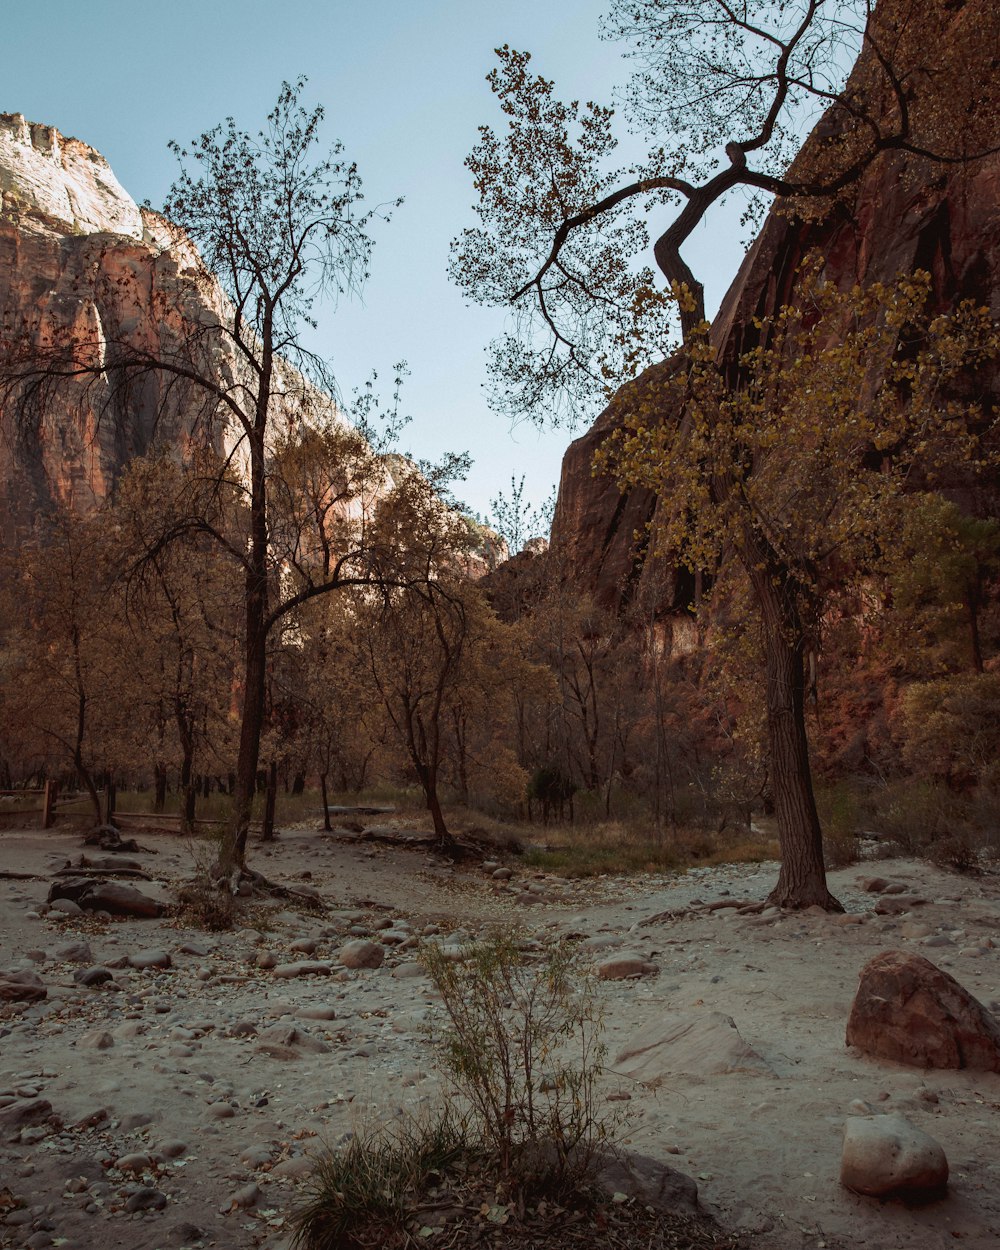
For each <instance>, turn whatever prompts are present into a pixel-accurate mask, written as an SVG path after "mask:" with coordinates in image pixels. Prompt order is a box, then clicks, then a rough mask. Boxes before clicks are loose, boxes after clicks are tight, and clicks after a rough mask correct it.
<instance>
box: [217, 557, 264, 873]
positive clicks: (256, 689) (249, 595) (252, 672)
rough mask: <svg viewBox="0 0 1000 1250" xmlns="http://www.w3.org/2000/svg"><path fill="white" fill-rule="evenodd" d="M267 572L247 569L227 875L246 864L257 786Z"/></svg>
mask: <svg viewBox="0 0 1000 1250" xmlns="http://www.w3.org/2000/svg"><path fill="white" fill-rule="evenodd" d="M266 606H267V585H266V574H265V573H264V572H263V571H262V572H260V573H259V574H252V573H247V586H246V629H247V636H246V653H245V665H244V678H243V715H242V719H241V723H240V750H239V755H238V757H237V760H236V776H235V784H234V786H233V814H232V818H231V823H230V826H229V828H228V830H227V831H226V835H225V837H224V838H223V840H222V842H221V844H220V846H219V871H220V872H221V873H222V875H223V876H225V877H231V876H232V874H233V873H235V872H242V871H243V869H244V868H245V867H246V848H247V837H248V835H249V832H250V817H251V813H252V811H253V800H254V794H255V792H256V789H257V764H258V760H259V758H260V737H261V731H262V728H263V724H264V711H265V693H266V683H265V678H266V671H267V633H266V629H265V622H264V618H265V609H266Z"/></svg>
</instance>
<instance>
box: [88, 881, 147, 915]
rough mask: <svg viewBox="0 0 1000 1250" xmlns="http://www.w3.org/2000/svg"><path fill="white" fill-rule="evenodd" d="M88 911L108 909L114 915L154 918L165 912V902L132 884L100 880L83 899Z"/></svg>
mask: <svg viewBox="0 0 1000 1250" xmlns="http://www.w3.org/2000/svg"><path fill="white" fill-rule="evenodd" d="M80 906H81V907H83V908H84V909H85V910H87V911H108V912H110V913H111V914H112V916H138V917H148V918H154V917H156V916H159V915H161V914H162V912H163V904H162V903H158V902H157V901H156V899H153V898H150V897H149V896H148V895H146V894H143V893H142V891H141V890H137V889H135V888H134V887H133V886H130V885H121V884H119V882H117V881H99V882H97V883H96V884H95V885H94V888H93V889H92V890H91V892H90V893H89V894H87V895H86V896H85V897H84V898H83V899H82V900H81V901H80Z"/></svg>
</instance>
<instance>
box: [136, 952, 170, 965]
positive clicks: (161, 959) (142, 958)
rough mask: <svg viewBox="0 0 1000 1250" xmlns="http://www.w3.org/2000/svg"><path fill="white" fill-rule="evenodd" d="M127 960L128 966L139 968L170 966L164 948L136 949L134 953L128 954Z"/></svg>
mask: <svg viewBox="0 0 1000 1250" xmlns="http://www.w3.org/2000/svg"><path fill="white" fill-rule="evenodd" d="M128 962H129V967H131V968H139V969H143V968H169V967H170V966H171V959H170V955H169V954H168V952H167V951H164V950H149V951H136V953H135V954H134V955H129V957H128Z"/></svg>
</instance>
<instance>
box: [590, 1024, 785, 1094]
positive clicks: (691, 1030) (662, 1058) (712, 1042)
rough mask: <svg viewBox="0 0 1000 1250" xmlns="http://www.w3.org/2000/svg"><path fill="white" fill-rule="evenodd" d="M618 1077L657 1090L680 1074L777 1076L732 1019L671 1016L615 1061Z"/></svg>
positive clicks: (635, 1040)
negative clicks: (656, 1086)
mask: <svg viewBox="0 0 1000 1250" xmlns="http://www.w3.org/2000/svg"><path fill="white" fill-rule="evenodd" d="M614 1067H615V1072H616V1073H618V1074H619V1075H622V1076H630V1077H632V1078H633V1080H636V1081H641V1082H643V1083H645V1084H653V1083H656V1082H657V1081H659V1080H662V1079H663V1078H664V1077H666V1076H668V1075H670V1074H671V1073H675V1072H683V1073H686V1074H688V1075H692V1076H724V1075H726V1074H727V1073H731V1072H748V1073H756V1074H758V1075H766V1076H773V1075H774V1072H773V1071H772V1069H771V1066H770V1064H768V1063H767V1062H766V1061H765V1060H764V1059H762V1058H761V1057H760V1055H758V1054H757V1052H756V1051H755V1050H754V1048H753V1047H752V1046H751V1045H750V1044H749V1043H748V1042H746V1041H745V1040H744V1039H743V1038H742V1037H741V1036H740V1032H739V1029H737V1027H736V1023H735V1021H734V1020H733V1018H732V1016H727V1015H724V1014H723V1013H722V1012H720V1011H708V1012H702V1013H695V1012H691V1013H685V1012H666V1013H665V1014H664V1015H663V1016H661V1017H660V1018H659V1019H656V1020H654V1021H653V1022H652V1023H651V1024H648V1025H646V1027H645V1028H643V1029H640V1030H639V1032H638V1033H636V1034H635V1035H634V1036H633V1037H632V1038H630V1040H629V1041H628V1042H627V1043H626V1045H625V1046H624V1047H623V1048H622V1050H621V1051H620V1052H619V1053H618V1054H617V1055H616V1056H615V1064H614Z"/></svg>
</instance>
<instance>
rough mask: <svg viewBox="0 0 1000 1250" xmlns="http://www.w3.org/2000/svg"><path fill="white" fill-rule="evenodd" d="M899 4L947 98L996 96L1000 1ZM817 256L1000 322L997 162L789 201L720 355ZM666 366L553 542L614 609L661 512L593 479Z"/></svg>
mask: <svg viewBox="0 0 1000 1250" xmlns="http://www.w3.org/2000/svg"><path fill="white" fill-rule="evenodd" d="M904 2H906V3H908V4H909V10H910V12H911V13H916V14H917V20H918V22H919V27H915V28H914V29H913V30H912V31H911V32H910V39H909V47H910V49H911V50H913V52H917V51H919V53H920V54H921V55H922V56H923V55H925V54H926V50H927V49H928V48H930V49H934V50H935V53H934V55H935V57H936V61H935V65H936V67H937V69H938V70H939V72H940V80H939V86H940V88H941V90H942V91H943V92H945V93H946V94H949V95H953V97H954V100H953V101H952V103H954V102H955V101H957V100H961V99H962V98H963V96H968V95H969V94H970V93H974V94H977V95H979V96H982V95H984V94H985V95H988V96H989V97H990V98H991V99H993V100H996V99H997V98H998V95H1000V92H998V89H997V86H998V80H1000V11H998V9H997V7H996V0H964V2H963V0H949V2H948V3H943V2H942V0H921V5H919V6H914V5H912V3H910V0H882V4H881V5H880V10H879V11H880V13H885V14H886V15H887V16H888V15H890V13H891V10H892V9H893V8H894V7H895V8H899V7H900V6H901V5H902V4H903V3H904ZM970 45H972V46H974V47H975V49H976V58H975V59H976V61H977V65H976V66H975V67H974V68H971V69H970V67H969V65H968V64H967V63H966V60H965V57H964V55H963V53H962V49H968V48H969V47H970ZM868 69H869V67H868V66H867V64H866V61H865V56H864V54H863V55H862V57H861V58H860V59H859V62H858V65H857V67H856V68H855V71H854V73H853V75H852V80H851V81H852V84H860V85H861V86H862V87H863V86H864V84H865V81H866V78H867V76H868ZM956 111H957V112H959V113H960V110H956ZM982 111H983V110H980V113H981V114H982ZM986 116H987V118H989V119H990V123H989V124H990V125H991V126H992V134H990V133H989V132H987V133H986V134H985V135H984V134H982V133H980V134H979V135H978V136H977V140H978V142H980V143H982V142H983V141H984V139H985V140H986V142H987V143H989V144H991V145H994V146H995V145H998V144H1000V112H998V111H997V110H996V109H993V110H992V112H990V111H989V110H987V111H986ZM831 124H836V122H835V121H833V122H831V118H830V117H829V116H828V117H827V118H824V119H823V121H822V122H821V123H820V126H819V127H817V131H816V132H815V133H814V135H813V136H811V137H810V139H809V140H807V142H806V144H805V145H804V147H803V150H802V153H800V156H799V158H798V161H797V163H798V162H803V161H806V162H807V161H809V160H810V159H811V157H812V155H813V153H814V152H815V150H816V149H817V146H818V143H819V139H818V137H817V136H818V135H819V134H820V133H821V132H823V131H825V132H826V133H829V127H830V126H831ZM977 150H983V149H982V148H979V149H977ZM813 249H817V250H819V252H820V253H821V254H822V255H823V256H824V257H825V260H826V269H825V276H826V277H827V278H828V279H830V280H831V281H833V282H834V283H836V284H837V285H842V286H846V285H849V284H851V283H853V282H855V281H860V282H862V283H865V282H872V281H878V280H891V279H893V278H895V277H896V276H897V275H899V274H902V273H910V272H912V271H913V270H915V269H918V268H919V269H925V270H928V271H929V272H930V273H931V274H932V275H933V280H934V288H935V292H934V293H935V298H936V299H937V301H938V303H939V305H940V306H941V307H942V308H946V307H948V306H951V305H953V304H954V303H956V302H957V301H958V300H960V299H962V298H965V297H974V298H976V299H977V300H980V301H982V302H984V303H986V304H988V305H990V307H991V308H992V310H993V313H994V316H998V317H1000V156H998V155H993V156H990V157H988V158H986V159H982V160H978V161H976V162H974V163H971V164H965V165H956V164H940V163H935V162H930V161H927V160H918V159H916V158H914V157H912V156H908V155H904V154H902V153H898V152H896V153H886V154H883V155H882V156H881V157H879V158H878V159H877V160H876V161H875V162H874V163H873V164H871V165H870V166H869V167H868V169H867V170H866V172H865V173H864V175H863V176H862V177H861V178H860V180H859V181H858V182H857V183H856V184H855V185H854V186H852V187H851V188H850V189H849V191H848V192H847V193H846V194H844V195H842V196H841V197H839V198H838V200H837V202H836V203H835V204H832V205H823V206H818V211H815V212H814V214H813V215H812V217H811V219H810V220H803V219H801V218H799V217H796V216H795V215H794V211H793V209H792V206H789V205H782V204H777V205H775V206H774V208H772V210H771V212H770V214H769V216H768V218H767V220H766V222H765V224H764V227H763V229H762V231H761V233H760V235H759V237H758V238H757V240H756V242H755V243H754V245H753V247H752V248H751V249H750V251H749V253H748V254H747V257H746V259H745V261H744V263H743V266H742V267H741V269H740V272H739V274H738V275H737V277H736V280H735V281H734V282H733V285H732V286H731V288H730V289H729V292H728V293H727V295H726V296H725V298H724V300H723V301H722V305H721V308H720V309H719V312H718V315H717V316H716V318H715V321H714V323H713V327H712V335H713V340H714V342H715V343H716V345H717V347H718V350H719V353H720V356H721V357H722V358H723V359H733V358H734V357H735V356H737V355H738V354H739V353H740V351H741V350H742V349H743V346H744V342H745V339H746V336H747V334H748V332H751V333H752V330H751V325H752V319H753V318H754V317H759V316H761V315H765V314H767V313H768V312H770V311H773V310H774V309H775V308H777V307H779V306H780V305H781V304H784V303H789V302H792V299H793V296H794V283H795V274H796V271H797V269H798V267H799V264H800V262H801V261H802V259H803V257H804V256H805V255H806V254H807V253H808V252H810V251H811V250H813ZM670 367H671V365H670V362H669V361H667V362H665V363H664V364H662V365H654V366H653V367H652V368H651V369H649V370H647V371H646V374H644V375H643V376H641V377H639V378H637V379H636V380H635V381H633V382H630V383H628V384H627V385H626V386H625V387H623V388H622V390H621V392H619V394H618V396H616V400H615V402H614V403H613V404H612V405H611V406H609V408H608V409H606V410H605V411H604V412H603V413H602V414H601V416H600V417H598V419H597V421H596V422H595V424H594V426H593V427H592V429H591V430H590V431H589V432H588V433H587V434H585V435H584V436H583V437H582V438H579V439H577V440H576V441H575V442H574V443H573V444H571V446H570V447H569V449H568V451H567V452H566V456H565V458H564V459H563V466H562V478H561V482H560V486H559V498H558V503H557V506H556V513H555V518H554V523H553V530H552V541H553V547H554V548H555V549H556V551H557V552H558V553H559V554H560V555H561V557H562V558H563V559H564V560H565V567H568V568H571V569H573V570H574V579H575V580H578V581H579V584H580V586H581V588H583V589H586V590H589V591H591V592H593V593H595V594H596V595H597V596H598V598H599V599H600V600H601V602H603V603H604V604H605V605H607V606H613V605H616V604H618V603H621V602H622V600H623V598H625V597H627V596H628V595H629V594H630V593H631V591H632V590H634V588H635V585H636V583H637V580H638V579H641V578H642V577H643V569H644V556H643V550H642V544H641V541H637V539H636V535H637V533H638V534H641V533H642V532H643V531H644V528H645V526H646V523H647V522H648V521H649V520H650V518H651V517H652V516H653V514H654V511H655V508H656V499H655V498H654V497H653V496H652V495H651V494H650V493H649V492H648V491H645V490H632V491H629V492H628V493H626V494H624V495H623V494H621V493H620V492H619V491H618V490H617V489H616V488H615V487H614V485H613V484H612V483H610V482H609V481H607V480H606V479H605V480H595V479H594V478H593V477H592V475H591V465H592V463H593V457H594V453H595V451H596V450H597V448H598V447H599V446H600V445H601V444H602V443H603V442H604V440H605V439H606V438H607V437H608V436H609V434H610V433H611V431H612V430H613V429H614V428H615V427H616V425H618V424H619V423H621V422H622V421H623V420H624V417H623V412H627V410H628V408H629V407H630V406H637V404H638V402H639V400H640V399H641V396H642V393H643V391H644V389H646V388H648V387H649V385H650V384H651V383H654V382H655V381H656V379H657V377H658V376H660V375H661V373H662V371H663V370H667V369H669V368H670ZM998 400H1000V394H998ZM689 593H690V589H689V588H688V587H685V586H684V585H682V584H679V583H678V582H677V579H676V578H675V582H674V590H673V598H674V600H675V602H674V605H673V606H681V605H682V603H683V602H684V601H685V600H686V598H687V597H688V596H689ZM670 597H671V592H670V589H669V585H668V590H667V598H668V600H669V598H670ZM665 606H670V605H669V603H668V604H666V605H665Z"/></svg>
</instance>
